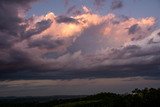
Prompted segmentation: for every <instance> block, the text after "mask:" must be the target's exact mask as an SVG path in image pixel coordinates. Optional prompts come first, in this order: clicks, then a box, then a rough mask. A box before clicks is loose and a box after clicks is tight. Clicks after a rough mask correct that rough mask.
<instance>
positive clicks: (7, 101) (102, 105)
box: [0, 88, 160, 107]
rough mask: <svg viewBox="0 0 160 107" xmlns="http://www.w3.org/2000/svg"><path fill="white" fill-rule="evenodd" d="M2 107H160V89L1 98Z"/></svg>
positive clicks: (0, 106) (0, 105) (0, 104)
mask: <svg viewBox="0 0 160 107" xmlns="http://www.w3.org/2000/svg"><path fill="white" fill-rule="evenodd" d="M0 107H160V88H159V89H154V88H150V89H148V88H145V89H143V90H139V89H135V90H133V91H132V93H130V94H115V93H99V94H96V95H90V96H57V97H55V96H54V97H25V98H15V97H8V98H0Z"/></svg>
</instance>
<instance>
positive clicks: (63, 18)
mask: <svg viewBox="0 0 160 107" xmlns="http://www.w3.org/2000/svg"><path fill="white" fill-rule="evenodd" d="M56 21H57V23H78V21H77V20H76V19H74V18H70V17H67V16H58V17H56Z"/></svg>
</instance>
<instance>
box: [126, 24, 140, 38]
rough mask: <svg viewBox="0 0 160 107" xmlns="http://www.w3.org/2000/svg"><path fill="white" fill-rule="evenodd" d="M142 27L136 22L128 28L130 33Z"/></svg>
mask: <svg viewBox="0 0 160 107" xmlns="http://www.w3.org/2000/svg"><path fill="white" fill-rule="evenodd" d="M140 29H141V28H140V26H139V25H138V24H134V25H132V26H131V27H130V28H129V29H128V34H129V35H130V34H135V33H136V32H137V31H139V30H140Z"/></svg>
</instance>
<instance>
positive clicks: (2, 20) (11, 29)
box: [0, 0, 36, 48]
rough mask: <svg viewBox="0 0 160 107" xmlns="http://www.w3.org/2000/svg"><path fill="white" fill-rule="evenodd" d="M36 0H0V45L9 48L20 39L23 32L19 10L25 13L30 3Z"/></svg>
mask: <svg viewBox="0 0 160 107" xmlns="http://www.w3.org/2000/svg"><path fill="white" fill-rule="evenodd" d="M34 1H36V0H1V1H0V38H1V39H0V47H1V48H9V47H10V46H11V45H13V43H14V42H15V41H17V40H18V39H20V38H19V37H20V36H22V35H21V33H22V32H24V28H25V26H24V25H20V23H22V22H23V21H24V19H23V18H22V17H20V16H19V14H20V13H19V11H22V13H25V12H26V11H27V10H28V8H30V4H31V3H32V2H34Z"/></svg>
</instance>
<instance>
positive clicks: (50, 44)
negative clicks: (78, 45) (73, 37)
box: [29, 36, 65, 49]
mask: <svg viewBox="0 0 160 107" xmlns="http://www.w3.org/2000/svg"><path fill="white" fill-rule="evenodd" d="M64 44H65V43H64V41H63V40H58V39H57V40H54V39H52V38H51V37H46V36H45V37H43V38H41V39H38V40H35V41H32V42H30V43H29V47H38V48H44V49H54V48H58V47H60V46H62V45H64Z"/></svg>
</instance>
